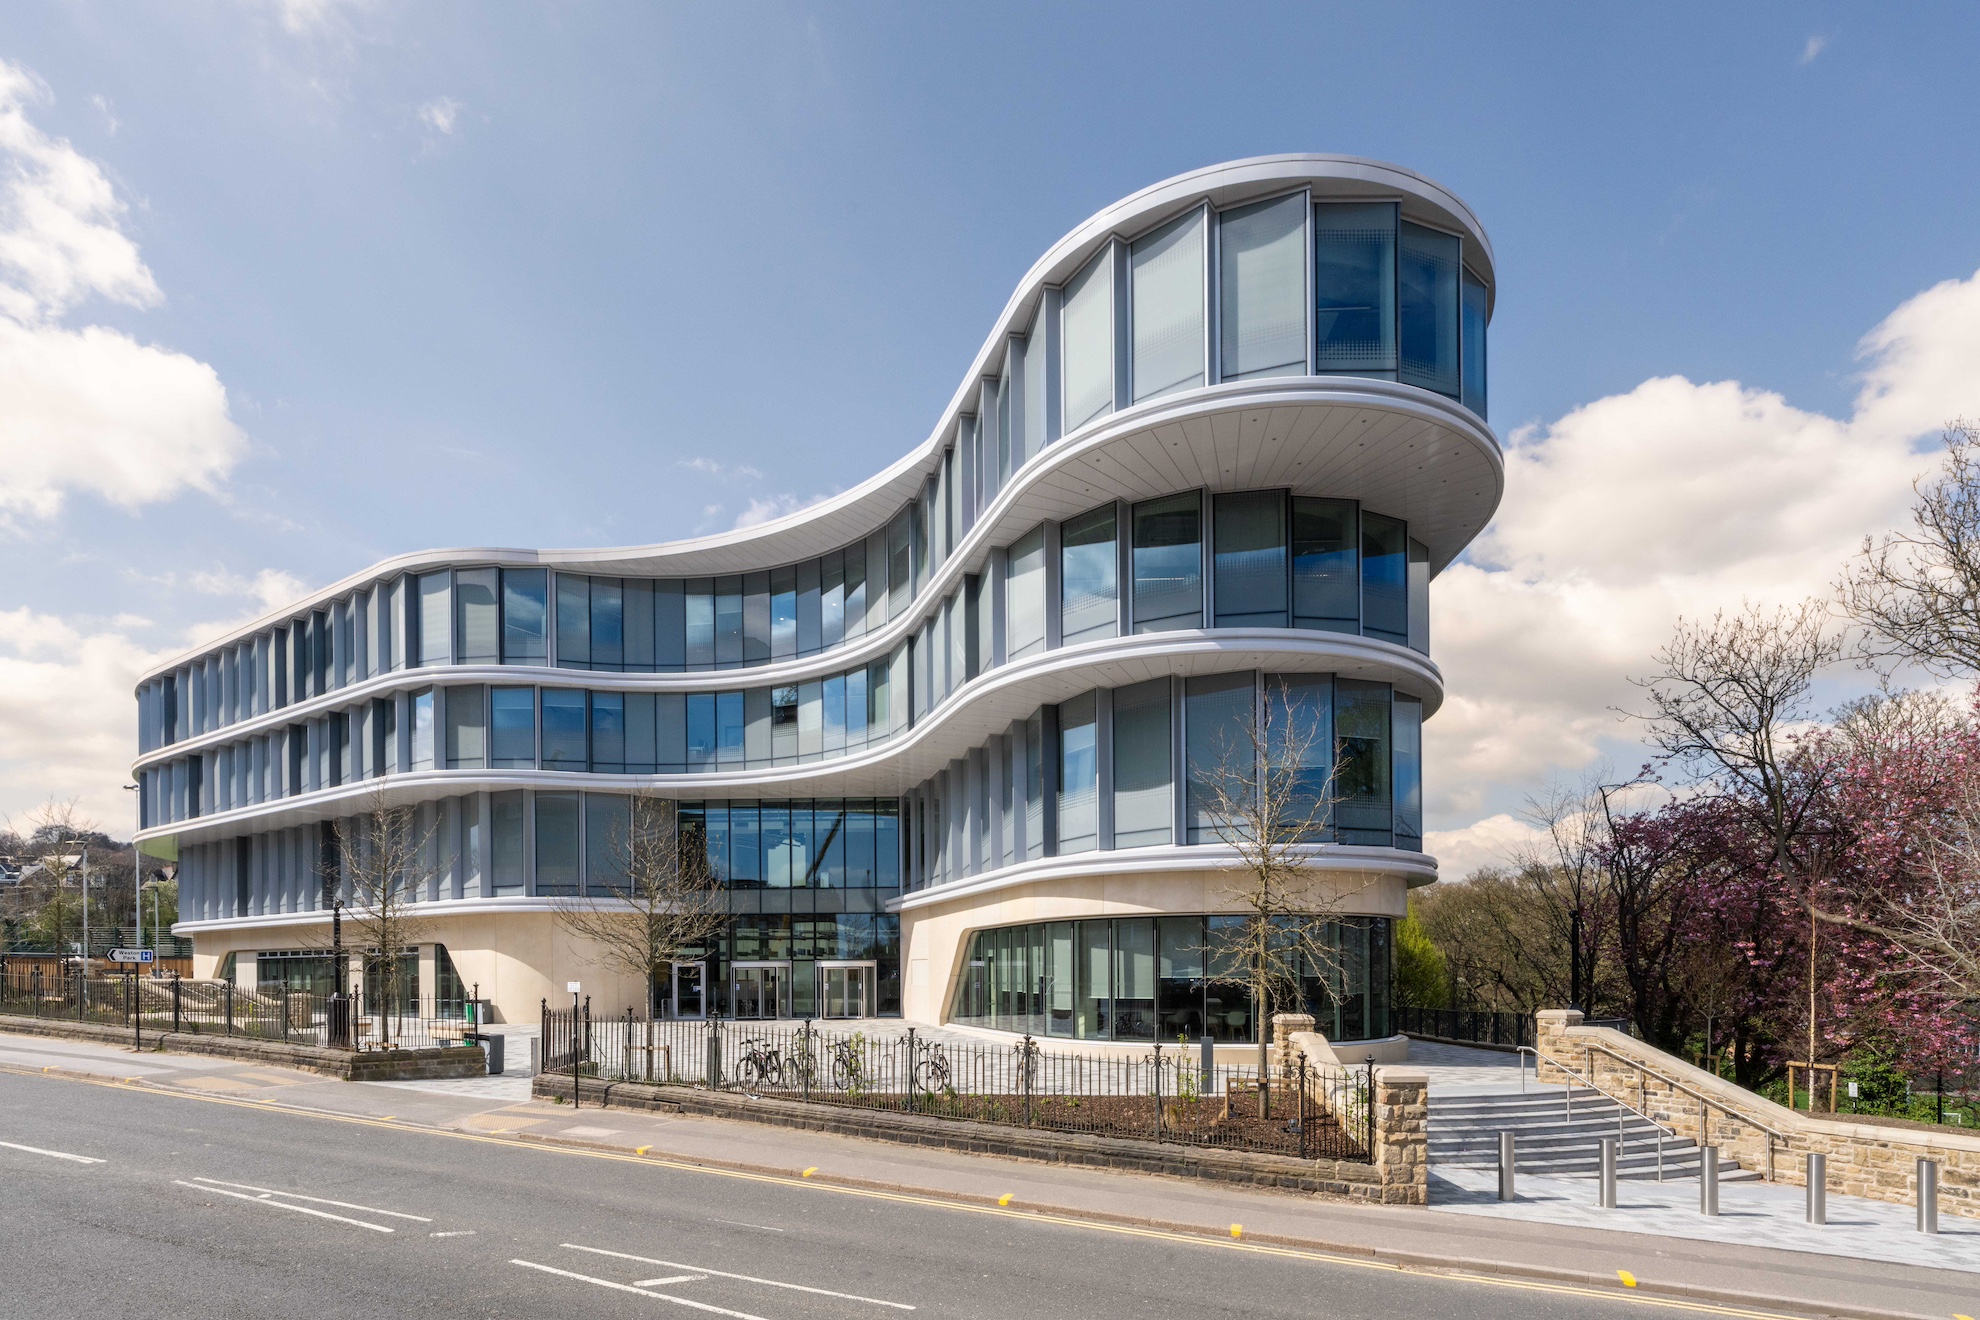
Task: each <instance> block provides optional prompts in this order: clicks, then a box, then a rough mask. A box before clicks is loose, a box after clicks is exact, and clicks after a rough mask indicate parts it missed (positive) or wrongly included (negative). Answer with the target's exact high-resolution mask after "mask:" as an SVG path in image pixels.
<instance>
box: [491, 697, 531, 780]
mask: <svg viewBox="0 0 1980 1320" xmlns="http://www.w3.org/2000/svg"><path fill="white" fill-rule="evenodd" d="M489 708H490V710H489V713H490V719H491V722H492V723H493V725H494V730H493V739H492V740H493V743H494V746H493V748H492V749H491V750H492V751H493V753H494V768H495V769H497V770H534V769H535V768H536V689H535V688H526V687H520V688H500V687H498V688H496V689H494V691H492V692H491V693H489Z"/></svg>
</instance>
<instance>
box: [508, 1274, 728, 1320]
mask: <svg viewBox="0 0 1980 1320" xmlns="http://www.w3.org/2000/svg"><path fill="white" fill-rule="evenodd" d="M509 1264H511V1265H520V1266H522V1267H523V1268H524V1269H529V1270H542V1271H543V1272H544V1273H545V1274H555V1275H557V1276H558V1277H559V1278H564V1279H579V1280H582V1281H583V1282H585V1283H595V1284H597V1285H598V1286H599V1287H601V1288H611V1289H613V1290H615V1291H617V1292H629V1293H638V1294H639V1295H640V1296H641V1297H652V1298H655V1299H657V1300H659V1301H663V1302H672V1303H673V1304H674V1305H676V1306H688V1307H692V1308H694V1309H695V1310H697V1311H707V1312H709V1313H710V1314H712V1315H726V1316H733V1317H735V1320H764V1318H763V1317H762V1316H760V1315H751V1314H750V1313H749V1312H748V1311H731V1310H729V1309H727V1308H726V1307H721V1306H710V1305H709V1304H708V1303H707V1302H696V1301H690V1300H689V1299H688V1298H686V1297H675V1296H672V1295H670V1294H668V1293H657V1292H648V1291H647V1290H646V1289H644V1288H641V1287H639V1286H637V1285H635V1284H630V1283H614V1282H612V1281H611V1280H610V1279H594V1278H592V1277H591V1276H590V1275H589V1274H579V1273H577V1272H575V1271H573V1270H560V1269H557V1268H556V1267H555V1266H552V1265H538V1264H537V1263H536V1262H535V1261H533V1260H511V1261H510V1262H509Z"/></svg>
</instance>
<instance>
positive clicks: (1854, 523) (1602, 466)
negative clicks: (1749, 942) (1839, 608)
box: [1425, 274, 1980, 849]
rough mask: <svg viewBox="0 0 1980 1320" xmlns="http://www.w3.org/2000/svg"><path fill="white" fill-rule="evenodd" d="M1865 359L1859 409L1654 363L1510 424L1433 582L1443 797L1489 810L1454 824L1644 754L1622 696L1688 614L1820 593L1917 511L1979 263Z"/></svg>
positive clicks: (1965, 398) (1976, 303)
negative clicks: (1629, 385) (1466, 525)
mask: <svg viewBox="0 0 1980 1320" xmlns="http://www.w3.org/2000/svg"><path fill="white" fill-rule="evenodd" d="M1860 357H1861V360H1862V362H1863V363H1864V372H1863V378H1862V384H1861V388H1860V390H1859V392H1858V395H1857V398H1856V400H1855V403H1854V406H1853V408H1852V409H1851V412H1850V415H1849V416H1848V417H1846V418H1837V417H1830V416H1826V415H1824V414H1822V413H1819V412H1813V411H1809V410H1806V409H1801V408H1797V407H1795V406H1793V405H1792V404H1790V403H1788V402H1787V401H1786V400H1785V399H1783V398H1782V397H1781V396H1780V395H1778V394H1776V393H1772V392H1770V391H1767V390H1764V389H1758V388H1753V387H1749V386H1746V385H1742V384H1740V383H1739V382H1736V381H1717V382H1709V383H1704V384H1698V383H1694V382H1692V381H1688V380H1685V379H1683V378H1680V377H1660V378H1657V379H1653V380H1648V381H1645V382H1644V383H1643V384H1641V385H1639V386H1637V387H1636V388H1635V389H1634V390H1631V391H1630V392H1629V393H1627V394H1621V395H1614V396H1611V397H1608V398H1605V399H1600V400H1597V401H1596V402H1594V403H1590V404H1588V405H1586V406H1584V407H1581V408H1578V409H1576V410H1575V411H1573V412H1571V413H1569V414H1568V415H1567V416H1565V417H1562V418H1560V419H1559V420H1557V421H1555V422H1553V423H1552V424H1551V425H1547V426H1540V427H1530V428H1525V429H1522V430H1520V431H1518V432H1515V433H1514V434H1513V435H1512V437H1511V438H1510V441H1509V444H1508V448H1507V455H1506V501H1505V504H1504V506H1503V507H1502V508H1501V509H1500V511H1499V515H1498V517H1497V518H1496V519H1495V520H1494V522H1493V523H1492V526H1491V527H1490V528H1489V529H1487V531H1486V533H1485V534H1484V535H1483V536H1482V537H1480V538H1479V540H1478V541H1477V543H1476V544H1475V545H1474V546H1473V548H1472V551H1471V553H1470V555H1469V556H1468V557H1467V559H1466V561H1465V562H1461V563H1459V564H1457V565H1454V566H1453V567H1452V568H1451V569H1449V570H1448V571H1447V572H1445V573H1444V574H1443V575H1442V576H1441V577H1439V579H1438V583H1437V587H1436V589H1434V590H1433V591H1432V593H1431V606H1432V610H1433V627H1432V638H1433V642H1434V645H1435V650H1436V655H1437V659H1438V662H1439V664H1440V665H1442V667H1443V670H1444V675H1445V679H1446V682H1447V684H1448V690H1449V694H1450V695H1449V699H1448V700H1447V702H1446V704H1445V706H1444V708H1443V709H1442V711H1440V712H1439V714H1438V716H1437V718H1436V719H1434V720H1432V721H1430V723H1429V724H1428V725H1427V726H1426V727H1425V736H1426V738H1427V739H1428V741H1429V748H1428V754H1427V757H1426V759H1427V762H1428V765H1429V767H1430V772H1429V775H1428V780H1429V782H1428V783H1427V785H1426V787H1427V788H1428V789H1429V791H1430V793H1431V800H1430V803H1429V806H1430V810H1431V815H1432V819H1433V821H1435V822H1463V821H1466V820H1477V818H1478V817H1480V816H1486V817H1487V819H1485V820H1482V821H1479V822H1478V823H1477V824H1476V825H1473V826H1470V827H1468V828H1467V829H1465V830H1462V831H1448V830H1447V831H1445V832H1444V833H1443V834H1442V835H1440V838H1442V839H1444V840H1445V841H1446V842H1447V843H1448V844H1449V845H1450V846H1451V847H1452V848H1453V849H1470V848H1472V847H1474V845H1476V846H1481V847H1482V846H1485V844H1486V843H1488V842H1489V841H1490V840H1491V839H1493V838H1496V837H1497V836H1498V835H1500V834H1501V833H1502V832H1503V831H1502V829H1501V827H1500V826H1499V825H1496V824H1494V823H1493V822H1494V821H1496V820H1499V819H1501V818H1499V817H1497V816H1495V815H1493V813H1494V812H1496V811H1498V810H1500V809H1501V808H1502V807H1503V806H1505V805H1507V801H1506V799H1507V795H1509V794H1511V795H1515V796H1517V795H1523V794H1524V793H1527V792H1532V791H1535V790H1536V789H1538V788H1539V787H1541V786H1542V785H1544V784H1545V783H1546V782H1547V781H1548V780H1549V779H1555V778H1569V779H1571V778H1573V777H1574V776H1575V775H1576V774H1577V773H1578V772H1579V771H1580V770H1581V769H1582V768H1584V767H1586V766H1589V765H1591V764H1593V763H1595V762H1597V761H1598V760H1601V759H1604V758H1607V759H1609V760H1612V761H1614V762H1616V763H1617V764H1621V763H1622V762H1623V761H1624V760H1625V758H1626V757H1628V756H1631V755H1642V754H1643V753H1642V752H1641V751H1640V749H1636V748H1634V747H1633V746H1632V745H1633V744H1635V743H1636V742H1637V740H1638V738H1639V737H1640V732H1641V730H1640V727H1639V726H1636V725H1634V724H1631V723H1628V722H1625V721H1624V720H1623V719H1622V717H1621V716H1619V715H1618V714H1617V713H1616V708H1618V707H1621V708H1624V709H1634V708H1636V707H1637V706H1638V705H1639V704H1640V702H1639V696H1640V694H1639V693H1638V692H1637V690H1636V689H1635V688H1634V687H1632V686H1631V684H1630V683H1629V681H1628V679H1629V677H1630V676H1631V675H1639V676H1640V675H1642V674H1644V673H1645V672H1646V671H1647V670H1648V669H1649V666H1650V657H1651V655H1652V653H1653V652H1654V651H1655V650H1656V648H1657V647H1658V645H1659V644H1660V643H1662V642H1663V641H1664V640H1665V638H1667V637H1668V636H1669V634H1670V630H1671V626H1672V624H1673V623H1674V622H1675V621H1676V619H1677V617H1678V616H1679V615H1681V614H1682V615H1690V616H1694V617H1695V616H1700V615H1709V614H1710V613H1711V611H1713V610H1714V609H1717V608H1721V607H1730V606H1737V605H1738V604H1739V603H1740V601H1741V600H1742V599H1752V600H1756V601H1760V602H1776V601H1780V602H1785V601H1792V600H1798V599H1801V598H1803V597H1806V596H1809V595H1820V594H1826V593H1827V592H1828V591H1829V589H1830V586H1831V584H1832V583H1833V581H1834V579H1835V577H1836V575H1837V573H1838V571H1839V569H1840V568H1841V566H1842V564H1843V563H1844V561H1845V560H1846V559H1848V558H1849V557H1850V555H1852V554H1853V553H1854V552H1855V551H1856V549H1857V547H1858V546H1859V545H1860V543H1861V541H1862V538H1863V537H1864V536H1865V535H1867V534H1870V533H1874V532H1877V531H1880V530H1883V529H1885V528H1888V527H1891V526H1893V525H1895V524H1897V523H1898V522H1900V521H1902V520H1903V519H1904V518H1905V516H1906V510H1907V508H1908V506H1909V502H1910V498H1911V482H1912V480H1913V479H1914V478H1915V477H1916V476H1917V475H1918V474H1919V473H1920V472H1921V471H1923V470H1925V469H1926V468H1928V467H1930V466H1931V465H1932V463H1933V462H1934V461H1935V458H1934V455H1933V454H1932V453H1930V452H1927V450H1926V448H1924V447H1923V445H1924V442H1926V441H1928V440H1930V439H1931V438H1932V437H1935V436H1936V434H1937V432H1938V429H1939V427H1940V425H1941V424H1942V423H1943V422H1945V421H1946V420H1948V419H1950V418H1953V417H1957V416H1961V415H1967V416H1972V415H1976V414H1980V373H1975V372H1974V371H1973V370H1972V367H1971V364H1972V363H1973V362H1975V361H1980V274H1976V275H1975V276H1974V277H1973V278H1971V279H1967V280H1949V281H1947V282H1945V283H1943V284H1940V285H1937V286H1936V287H1934V288H1931V289H1928V290H1926V291H1925V292H1923V293H1921V294H1918V295H1917V296H1916V297H1914V298H1911V299H1910V300H1908V301H1907V302H1905V303H1904V304H1903V305H1902V306H1900V307H1899V308H1898V309H1897V310H1896V311H1894V312H1892V313H1891V315H1890V316H1888V317H1887V318H1885V320H1884V321H1883V322H1882V323H1881V324H1879V325H1878V326H1877V327H1876V328H1875V329H1873V330H1872V331H1871V332H1870V333H1869V334H1868V335H1866V336H1865V337H1864V339H1863V341H1862V343H1861V345H1860ZM1605 744H1606V745H1605ZM1628 770H1630V771H1633V770H1634V764H1631V765H1629V767H1628ZM1459 835H1462V836H1463V837H1458V836H1459Z"/></svg>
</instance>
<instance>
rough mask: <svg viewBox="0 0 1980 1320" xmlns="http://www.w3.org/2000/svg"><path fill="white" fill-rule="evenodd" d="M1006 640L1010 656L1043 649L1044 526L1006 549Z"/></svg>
mask: <svg viewBox="0 0 1980 1320" xmlns="http://www.w3.org/2000/svg"><path fill="white" fill-rule="evenodd" d="M1007 608H1008V610H1009V611H1010V613H1009V622H1008V625H1007V626H1008V628H1009V640H1008V642H1007V643H1006V653H1007V655H1008V656H1009V658H1010V659H1012V660H1017V659H1021V658H1022V657H1024V656H1027V655H1030V654H1031V653H1032V652H1034V651H1042V650H1044V649H1045V528H1044V527H1043V526H1042V525H1041V526H1038V527H1034V528H1032V529H1031V530H1030V531H1028V532H1026V533H1025V534H1024V535H1023V536H1021V537H1019V538H1018V539H1017V543H1016V544H1015V545H1013V546H1012V547H1011V550H1010V596H1009V601H1008V605H1007Z"/></svg>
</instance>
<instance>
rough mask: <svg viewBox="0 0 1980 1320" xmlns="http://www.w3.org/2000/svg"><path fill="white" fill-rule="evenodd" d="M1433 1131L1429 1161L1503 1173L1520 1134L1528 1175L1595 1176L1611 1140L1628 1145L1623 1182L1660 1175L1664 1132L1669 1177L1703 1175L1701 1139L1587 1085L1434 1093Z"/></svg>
mask: <svg viewBox="0 0 1980 1320" xmlns="http://www.w3.org/2000/svg"><path fill="white" fill-rule="evenodd" d="M1570 1098H1571V1099H1572V1104H1570V1103H1569V1101H1570ZM1427 1128H1428V1136H1429V1147H1430V1149H1429V1156H1430V1163H1431V1164H1432V1165H1446V1166H1451V1167H1456V1168H1486V1169H1489V1168H1497V1167H1498V1163H1499V1134H1500V1133H1502V1132H1510V1133H1512V1134H1513V1140H1514V1142H1515V1143H1516V1149H1517V1155H1516V1164H1517V1168H1518V1171H1519V1172H1521V1173H1531V1174H1553V1175H1558V1176H1565V1177H1594V1176H1595V1174H1596V1172H1597V1170H1598V1168H1599V1166H1600V1160H1601V1155H1600V1142H1601V1141H1602V1140H1603V1139H1604V1138H1607V1137H1619V1138H1620V1139H1621V1141H1622V1149H1621V1151H1620V1152H1619V1153H1618V1156H1617V1164H1616V1173H1617V1176H1618V1177H1620V1178H1625V1179H1631V1180H1643V1179H1654V1178H1656V1177H1657V1171H1658V1149H1657V1148H1658V1137H1659V1134H1660V1133H1661V1134H1662V1137H1663V1161H1662V1165H1663V1176H1664V1177H1665V1178H1666V1179H1669V1178H1685V1177H1691V1178H1695V1177H1697V1176H1698V1168H1699V1162H1700V1160H1701V1158H1702V1156H1701V1155H1700V1153H1699V1150H1698V1146H1697V1144H1696V1143H1695V1142H1693V1141H1691V1140H1689V1139H1688V1138H1684V1137H1680V1136H1677V1135H1676V1134H1674V1133H1670V1132H1666V1131H1664V1130H1663V1129H1662V1128H1660V1127H1658V1125H1657V1124H1655V1123H1653V1122H1651V1121H1650V1120H1649V1119H1647V1118H1644V1117H1643V1116H1641V1115H1640V1114H1637V1113H1636V1112H1635V1111H1634V1110H1631V1109H1628V1108H1626V1107H1625V1106H1623V1105H1622V1104H1621V1103H1619V1102H1617V1101H1615V1100H1612V1099H1610V1098H1609V1097H1608V1096H1606V1095H1604V1094H1602V1093H1601V1092H1599V1091H1595V1090H1592V1089H1590V1088H1588V1087H1575V1088H1573V1090H1572V1092H1571V1093H1570V1092H1568V1091H1566V1090H1561V1089H1556V1090H1553V1091H1551V1092H1542V1091H1529V1092H1526V1093H1524V1094H1521V1093H1517V1092H1514V1093H1508V1094H1494V1095H1470V1096H1451V1097H1448V1098H1441V1099H1440V1098H1439V1097H1438V1096H1437V1095H1436V1093H1435V1092H1434V1091H1433V1092H1432V1093H1431V1096H1430V1111H1429V1115H1428V1123H1427ZM1757 1176H1758V1175H1757V1174H1754V1173H1753V1172H1751V1171H1750V1170H1745V1169H1741V1168H1740V1167H1739V1165H1738V1163H1737V1162H1735V1161H1731V1160H1727V1161H1724V1162H1722V1163H1721V1164H1720V1166H1719V1177H1720V1180H1721V1181H1724V1182H1746V1181H1751V1180H1753V1179H1754V1178H1756V1177H1757Z"/></svg>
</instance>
